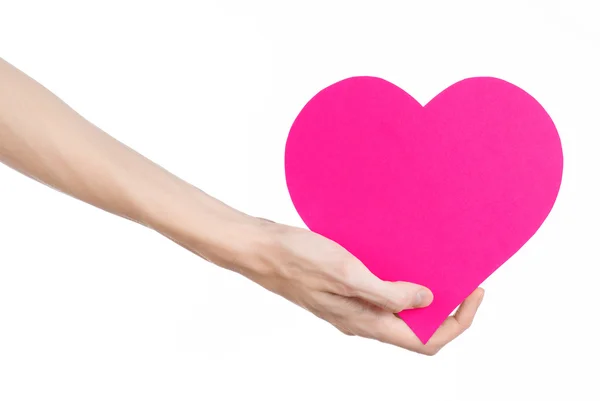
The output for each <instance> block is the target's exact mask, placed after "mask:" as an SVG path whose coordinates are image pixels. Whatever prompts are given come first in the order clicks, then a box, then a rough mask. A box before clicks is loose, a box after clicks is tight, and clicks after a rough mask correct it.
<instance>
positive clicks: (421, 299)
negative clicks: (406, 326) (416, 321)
mask: <svg viewBox="0 0 600 401" xmlns="http://www.w3.org/2000/svg"><path fill="white" fill-rule="evenodd" d="M432 298H433V296H432V294H431V291H428V290H425V289H421V290H419V291H418V292H417V295H416V297H415V303H416V304H417V305H418V306H427V305H429V304H430V303H431V301H432Z"/></svg>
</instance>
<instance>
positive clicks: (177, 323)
mask: <svg viewBox="0 0 600 401" xmlns="http://www.w3.org/2000/svg"><path fill="white" fill-rule="evenodd" d="M492 4H495V5H492ZM599 20H600V5H599V4H598V2H597V1H596V0H587V1H584V0H581V1H573V0H570V1H568V2H567V1H549V0H545V1H541V0H540V1H525V0H513V1H507V0H505V1H502V2H500V1H496V2H490V1H487V2H483V1H472V2H468V1H458V0H455V1H442V0H440V1H399V0H395V1H392V0H390V1H376V0H369V1H368V2H367V1H349V0H345V1H326V0H320V1H308V0H303V1H275V0H273V1H243V0H239V1H223V0H219V1H217V0H215V1H187V2H183V1H161V2H158V1H125V0H119V1H107V0H105V1H102V2H85V1H60V0H55V1H51V2H50V1H42V0H40V1H33V0H0V57H2V58H5V59H6V60H7V61H9V62H10V63H12V64H14V65H16V66H17V67H18V68H20V69H22V70H23V71H25V72H26V73H28V74H29V75H31V76H32V77H34V78H35V79H37V80H38V81H40V82H41V83H42V84H44V85H45V86H47V87H48V88H49V89H51V90H52V91H54V92H55V93H56V94H57V95H58V96H60V97H61V98H63V99H64V100H65V101H66V102H67V103H69V104H70V105H71V106H73V107H74V108H75V109H76V110H78V111H79V112H80V113H81V114H82V115H84V116H85V117H86V118H88V119H89V120H91V121H92V122H94V123H95V124H97V125H98V126H100V127H101V128H102V129H104V130H106V131H107V132H109V133H110V134H111V135H113V136H115V137H116V138H118V139H119V140H121V141H123V142H125V143H126V144H128V145H130V146H132V147H134V148H135V149H137V150H138V151H139V152H141V153H143V154H144V155H146V156H148V157H150V158H151V159H153V160H155V161H156V162H158V163H159V164H161V165H163V166H164V167H166V168H167V169H169V170H171V171H172V172H174V173H176V174H178V175H180V176H182V177H183V178H185V179H186V180H188V181H190V182H192V183H193V184H195V185H196V186H198V187H200V188H202V189H204V190H205V191H207V192H209V193H210V194H212V195H214V196H216V197H218V198H220V199H222V200H224V201H225V202H227V203H229V204H231V205H233V206H234V207H237V208H240V209H242V210H244V211H245V212H248V213H251V214H254V215H259V216H262V217H266V218H269V219H272V220H276V221H279V222H284V223H287V224H294V225H302V222H301V220H300V218H299V217H298V215H297V214H296V212H295V210H294V208H293V205H292V203H291V201H290V199H289V196H288V193H287V190H286V186H285V178H284V169H283V155H284V144H285V139H286V135H287V132H288V129H289V127H290V125H291V123H292V121H293V119H294V117H295V116H296V114H297V113H298V112H299V111H300V109H301V107H302V106H303V105H304V103H305V102H306V101H308V100H309V99H310V98H311V97H312V96H313V95H314V94H315V93H316V92H317V91H318V90H320V89H322V88H323V87H325V86H327V85H329V84H332V83H334V82H336V81H337V80H340V79H343V78H346V77H349V76H354V75H376V76H380V77H382V78H385V79H387V80H389V81H391V82H394V83H396V84H397V85H399V86H401V87H402V88H404V89H405V90H407V91H408V92H410V93H411V94H412V95H413V96H414V97H415V98H416V99H418V100H419V101H421V102H422V103H425V102H427V101H428V100H429V99H431V98H432V97H434V96H435V95H436V94H437V93H438V92H440V91H441V90H443V89H444V88H445V87H447V86H449V85H450V84H452V83H454V82H456V81H458V80H460V79H462V78H466V77H469V76H477V75H492V76H496V77H499V78H503V79H505V80H508V81H510V82H512V83H514V84H517V85H519V86H521V87H522V88H524V89H525V90H527V91H528V92H529V93H531V94H532V95H533V96H534V97H536V98H537V99H538V100H539V101H540V102H541V103H542V105H543V106H544V107H545V108H546V110H547V111H548V112H549V113H550V115H551V116H552V117H553V119H554V122H555V123H556V125H557V127H558V129H559V132H560V134H561V138H562V142H563V146H564V154H565V171H564V181H563V186H562V189H561V193H560V195H559V198H558V201H557V203H556V206H555V209H554V210H553V212H552V213H551V215H550V217H549V218H548V220H547V222H546V223H545V224H544V226H543V227H542V229H541V230H540V231H539V232H538V233H537V234H536V235H535V236H534V238H533V239H532V240H531V241H530V242H529V243H528V244H527V245H526V246H525V247H524V248H523V249H522V250H521V251H520V252H519V253H518V254H517V255H515V257H513V258H512V259H511V260H510V261H508V262H507V263H506V264H505V265H504V266H503V267H502V268H501V269H500V270H499V271H498V272H497V273H496V274H495V275H493V276H492V277H491V278H490V279H488V280H487V281H486V283H484V288H485V289H486V290H487V293H486V299H485V300H484V302H483V305H482V307H481V309H480V312H479V315H478V316H477V318H476V320H475V323H474V325H473V327H472V328H471V329H470V330H469V331H468V332H467V333H466V334H465V335H463V336H462V337H461V338H459V339H458V340H456V341H455V342H453V343H451V344H450V345H449V346H448V347H447V348H445V349H444V350H443V351H442V352H440V353H439V354H438V355H436V356H435V357H425V356H420V355H417V354H412V353H409V352H406V351H403V350H401V349H397V348H394V347H392V346H387V345H384V344H380V343H376V342H374V341H369V340H363V339H360V338H349V337H345V336H344V335H342V334H339V333H338V332H337V331H336V330H335V329H334V328H333V327H330V326H329V325H328V324H327V323H325V322H322V321H321V320H319V319H317V318H315V317H313V316H312V315H310V314H309V313H308V312H305V311H304V310H302V309H300V308H298V307H296V306H295V305H293V304H291V303H289V302H287V301H285V300H283V299H281V298H279V297H278V296H275V295H273V294H271V293H268V292H267V291H265V290H263V289H262V288H260V287H258V286H257V285H255V284H253V283H252V282H249V281H247V280H245V279H244V278H242V277H241V276H237V275H235V274H233V273H229V272H226V271H223V270H221V269H218V268H216V267H214V266H211V265H209V264H208V263H206V262H204V261H203V260H201V259H199V258H197V257H195V256H194V255H192V254H191V253H188V252H187V251H185V250H183V249H181V248H179V247H178V246H176V245H175V244H173V243H171V242H169V241H167V240H165V239H164V238H162V237H160V236H159V235H157V234H155V233H153V232H151V231H149V230H146V229H144V228H142V227H139V226H136V225H135V224H133V223H131V222H128V221H125V220H121V219H119V218H116V217H114V216H111V215H109V214H107V213H105V212H102V211H99V210H97V209H94V208H92V207H90V206H88V205H85V204H83V203H81V202H79V201H76V200H74V199H71V198H68V197H66V196H64V195H62V194H60V193H57V192H54V191H52V190H51V189H48V188H46V187H44V186H42V185H39V184H37V183H35V182H34V181H32V180H29V179H26V178H24V177H22V176H20V175H19V174H17V173H16V172H14V171H12V170H10V169H8V168H7V167H4V166H0V400H2V401H4V400H6V401H13V400H54V399H56V400H61V401H66V400H236V399H257V400H306V399H314V400H365V399H368V400H413V399H414V400H417V399H418V400H423V401H429V400H436V401H437V400H448V401H450V400H461V401H466V400H507V399H510V400H530V399H531V400H540V399H545V398H548V397H550V398H553V399H554V397H556V398H558V399H578V400H598V399H600V385H599V384H598V370H599V368H598V363H599V360H600V343H599V341H598V338H600V323H599V320H598V307H599V306H600V300H599V295H598V294H599V291H598V285H599V284H598V279H599V278H600V277H599V273H598V269H599V268H600V256H599V254H598V248H599V246H600V234H599V227H600V212H599V210H600V208H599V206H598V205H600V193H599V192H600V190H599V187H600V179H599V174H600V158H599V157H598V154H599V152H600V122H599V121H600V120H599V118H598V116H599V115H600V74H599V73H598V71H600V24H598V21H599ZM0 90H2V88H0Z"/></svg>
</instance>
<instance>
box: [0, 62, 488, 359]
mask: <svg viewBox="0 0 600 401" xmlns="http://www.w3.org/2000/svg"><path fill="white" fill-rule="evenodd" d="M0 162H3V163H5V164H7V165H8V166H10V167H12V168H14V169H15V170H17V171H20V172H21V173H23V174H25V175H27V176H29V177H31V178H33V179H35V180H38V181H40V182H42V183H44V184H46V185H48V186H50V187H52V188H54V189H56V190H59V191H61V192H64V193H66V194H68V195H70V196H73V197H75V198H78V199H81V200H82V201H84V202H87V203H89V204H91V205H94V206H96V207H98V208H100V209H103V210H106V211H108V212H110V213H113V214H116V215H118V216H121V217H124V218H127V219H130V220H133V221H135V222H138V223H140V224H143V225H145V226H147V227H149V228H152V229H154V230H156V231H158V232H159V233H161V234H163V235H164V236H166V237H168V238H170V239H171V240H173V241H175V242H177V243H179V244H180V245H182V246H184V247H185V248H187V249H189V250H190V251H192V252H194V253H196V254H197V255H200V256H202V257H203V258H205V259H207V260H209V261H211V262H213V263H214V264H216V265H219V266H222V267H225V268H228V269H230V270H233V271H236V272H238V273H240V274H243V275H245V276H246V277H248V278H250V279H251V280H254V281H256V282H257V283H259V284H260V285H262V286H263V287H265V288H267V289H269V290H271V291H273V292H276V293H278V294H280V295H281V296H283V297H285V298H287V299H288V300H290V301H292V302H294V303H296V304H298V305H300V306H302V307H304V308H305V309H307V310H309V311H310V312H312V313H314V314H315V315H317V316H318V317H320V318H322V319H325V320H327V321H329V322H330V323H332V324H333V325H334V326H336V327H337V328H338V329H340V330H341V331H342V332H344V333H346V334H351V335H354V334H356V335H360V336H363V337H368V338H373V339H377V340H380V341H383V342H387V343H391V344H394V345H397V346H400V347H403V348H407V349H410V350H413V351H416V352H421V353H425V354H434V353H435V352H437V351H438V350H439V349H440V348H441V347H443V346H444V345H445V344H446V343H448V342H449V341H451V340H452V339H454V338H455V337H456V336H458V335H459V334H460V333H462V332H463V331H464V330H465V329H466V328H467V327H468V326H469V325H470V324H471V321H472V320H473V317H474V315H475V312H476V310H477V307H478V306H479V304H480V302H481V299H482V297H483V292H482V291H481V290H477V291H476V292H474V293H473V294H472V295H471V296H470V297H469V298H467V300H466V301H465V303H464V304H463V305H462V306H461V308H460V309H459V311H458V312H457V314H456V315H455V316H454V317H450V318H449V319H448V320H447V321H446V322H445V323H444V325H443V326H442V327H441V328H440V330H438V333H436V335H434V337H433V338H432V339H431V340H430V341H429V343H428V344H427V345H423V344H421V343H420V341H419V340H418V339H417V338H416V336H415V335H414V334H413V333H412V332H411V331H410V329H408V327H407V326H406V325H405V324H404V322H402V321H401V320H400V319H398V318H397V317H396V316H395V315H394V313H395V312H399V311H401V310H403V309H408V308H414V307H423V306H427V305H428V304H429V303H430V302H431V300H432V294H431V293H430V292H429V290H427V289H426V288H424V287H421V286H419V285H415V284H411V283H391V282H384V281H381V280H379V279H377V278H376V277H375V276H373V275H372V274H371V273H370V272H369V271H368V270H367V269H366V267H365V266H363V265H362V264H361V263H360V262H359V261H358V260H356V259H355V258H354V257H352V256H351V255H350V254H349V253H348V252H347V251H346V250H344V249H343V248H342V247H340V246H339V245H337V244H336V243H334V242H332V241H329V240H328V239H326V238H324V237H321V236H319V235H317V234H314V233H312V232H310V231H307V230H303V229H299V228H294V227H289V226H284V225H280V224H275V223H271V222H268V221H265V220H263V219H258V218H254V217H251V216H248V215H246V214H244V213H242V212H240V211H237V210H235V209H232V208H230V207H229V206H227V205H225V204H223V203H222V202H220V201H218V200H216V199H214V198H212V197H210V196H209V195H207V194H205V193H204V192H202V191H201V190H199V189H198V188H195V187H194V186H192V185H190V184H188V183H186V182H185V181H183V180H181V179H179V178H178V177H176V176H174V175H173V174H171V173H169V172H168V171H166V170H164V169H163V168H161V167H160V166H158V165H156V164H155V163H153V162H151V161H150V160H148V159H146V158H145V157H143V156H142V155H140V154H138V153H137V152H135V151H134V150H132V149H130V148H128V147H127V146H125V145H124V144H122V143H120V142H119V141H117V140H116V139H114V138H113V137H111V136H109V135H108V134H106V133H104V132H103V131H102V130H100V129H99V128H98V127H96V126H94V125H93V124H91V123H90V122H88V121H86V120H85V119H84V118H83V117H81V116H80V115H79V114H77V113H76V112H75V111H74V110H73V109H71V108H70V107H69V106H68V105H66V104H65V103H64V102H62V101H61V100H60V99H58V98H57V97H56V96H54V95H53V94H52V93H51V92H49V91H48V90H46V89H45V88H44V87H43V86H41V85H40V84H38V83H37V82H35V81H34V80H32V79H31V78H29V77H28V76H26V75H25V74H23V73H22V72H21V71H19V70H18V69H16V68H14V67H13V66H11V65H10V64H8V63H7V62H5V61H3V60H1V59H0Z"/></svg>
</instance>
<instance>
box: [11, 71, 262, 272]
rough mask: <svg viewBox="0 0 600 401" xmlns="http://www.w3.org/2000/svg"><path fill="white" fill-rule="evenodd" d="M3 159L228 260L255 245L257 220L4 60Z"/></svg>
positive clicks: (190, 246)
mask: <svg viewBox="0 0 600 401" xmlns="http://www.w3.org/2000/svg"><path fill="white" fill-rule="evenodd" d="M0 161H1V162H3V163H5V164H7V165H8V166H10V167H12V168H14V169H15V170H17V171H20V172H22V173H23V174H25V175H27V176H29V177H31V178H33V179H35V180H37V181H40V182H42V183H44V184H46V185H48V186H50V187H52V188H55V189H57V190H59V191H61V192H64V193H66V194H68V195H71V196H73V197H75V198H78V199H80V200H82V201H84V202H87V203H89V204H91V205H94V206H96V207H98V208H100V209H103V210H106V211H108V212H110V213H113V214H116V215H118V216H121V217H124V218H127V219H130V220H133V221H136V222H139V223H141V224H143V225H146V226H148V227H151V228H153V229H155V230H157V231H159V232H161V233H162V234H164V235H165V236H167V237H169V238H171V239H172V240H174V241H176V242H178V243H180V244H181V245H183V246H185V247H186V248H188V249H190V250H193V251H194V252H196V253H199V254H202V255H203V256H204V257H205V258H207V259H210V260H212V261H215V262H217V263H219V264H221V265H228V264H230V262H229V261H228V260H227V259H228V258H229V256H228V255H227V253H228V252H229V253H235V252H238V251H239V252H242V251H243V250H242V249H243V248H245V247H247V246H251V245H250V244H248V245H246V244H245V243H243V241H242V239H243V238H246V236H245V234H246V233H244V230H254V229H255V227H254V219H251V218H250V217H248V216H246V215H244V214H242V213H240V212H238V211H235V210H233V209H231V208H230V207H228V206H226V205H224V204H223V203H221V202H219V201H218V200H216V199H214V198H212V197H210V196H208V195H207V194H205V193H203V192H202V191H200V190H198V189H197V188H195V187H193V186H192V185H190V184H188V183H186V182H184V181H183V180H181V179H179V178H177V177H176V176H174V175H172V174H170V173H169V172H167V171H166V170H164V169H163V168H161V167H160V166H158V165H156V164H155V163H153V162H151V161H150V160H148V159H146V158H145V157H143V156H142V155H140V154H138V153H137V152H135V151H134V150H132V149H130V148H128V147H127V146H125V145H124V144H122V143H120V142H119V141H117V140H116V139H114V138H113V137H111V136H109V135H108V134H106V133H104V132H103V131H102V130H100V129H99V128H98V127H96V126H94V125H93V124H91V123H90V122H88V121H86V120H85V119H84V118H83V117H81V116H80V115H79V114H77V113H76V112H75V111H74V110H72V109H71V108H70V107H69V106H68V105H66V104H65V103H64V102H62V101H61V100H60V99H58V98H57V97H56V96H54V95H53V94H52V93H51V92H50V91H48V90H47V89H45V88H44V87H43V86H41V85H40V84H38V83H37V82H35V81H34V80H32V79H31V78H29V77H28V76H26V75H25V74H23V73H22V72H20V71H19V70H17V69H16V68H14V67H13V66H11V65H10V64H8V63H6V62H4V61H3V60H1V59H0ZM246 241H247V240H246ZM232 257H234V256H232ZM215 259H218V260H215ZM227 267H229V266H227Z"/></svg>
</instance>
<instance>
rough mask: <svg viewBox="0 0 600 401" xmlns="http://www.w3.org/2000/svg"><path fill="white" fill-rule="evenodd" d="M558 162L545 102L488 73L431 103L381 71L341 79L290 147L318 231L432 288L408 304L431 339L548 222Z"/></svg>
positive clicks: (411, 320)
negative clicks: (423, 304) (423, 302)
mask: <svg viewBox="0 0 600 401" xmlns="http://www.w3.org/2000/svg"><path fill="white" fill-rule="evenodd" d="M562 168H563V157H562V149H561V143H560V138H559V136H558V132H557V131H556V128H555V126H554V124H553V122H552V120H551V118H550V116H548V114H547V113H546V111H545V110H544V109H543V108H542V106H541V105H540V104H539V103H538V102H537V101H536V100H535V99H534V98H533V97H531V96H530V95H529V94H527V93H526V92H525V91H523V90H522V89H520V88H518V87H516V86H514V85H512V84H510V83H508V82H506V81H503V80H500V79H496V78H487V77H484V78H469V79H466V80H463V81H460V82H458V83H456V84H454V85H452V86H450V87H449V88H447V89H446V90H444V91H443V92H442V93H440V94H439V95H437V96H436V97H435V98H434V99H433V100H432V101H430V102H429V103H428V104H427V105H425V106H421V105H420V104H419V103H418V102H417V101H416V100H415V99H413V98H412V97H411V96H410V95H409V94H407V93H406V92H404V91H403V90H402V89H400V88H398V87H397V86H395V85H393V84H391V83H389V82H387V81H385V80H383V79H380V78H374V77H354V78H349V79H346V80H343V81H340V82H338V83H336V84H334V85H331V86H329V87H327V88H325V89H324V90H322V91H321V92H319V93H318V94H317V95H316V96H315V97H314V98H312V99H311V100H310V101H309V102H308V104H306V106H305V107H304V108H303V109H302V111H301V112H300V114H299V115H298V117H297V118H296V120H295V122H294V124H293V126H292V128H291V131H290V133H289V137H288V140H287V144H286V151H285V170H286V179H287V185H288V189H289V192H290V195H291V198H292V201H293V203H294V206H295V207H296V210H297V211H298V213H299V214H300V216H301V217H302V219H303V221H304V222H305V223H306V225H307V226H308V228H309V229H311V230H312V231H314V232H317V233H319V234H321V235H323V236H325V237H327V238H330V239H332V240H334V241H336V242H337V243H339V244H340V245H342V246H343V247H345V248H346V249H347V250H348V251H349V252H351V253H352V254H353V255H354V256H356V257H357V258H358V259H360V260H361V261H362V262H363V263H364V264H365V265H366V266H367V267H368V268H369V269H370V270H371V271H372V272H373V273H374V274H375V275H376V276H378V277H379V278H381V279H383V280H389V281H409V282H414V283H419V284H422V285H425V286H427V287H428V288H430V289H431V291H432V292H433V294H434V301H433V303H432V304H431V305H430V306H429V307H427V308H423V309H415V310H406V311H403V312H401V313H400V317H401V318H402V319H404V321H405V322H406V323H407V324H408V325H409V327H410V328H411V329H412V330H413V331H414V332H415V334H416V335H417V336H418V337H419V339H420V340H421V341H422V342H423V343H426V342H427V341H428V340H429V339H430V337H431V336H432V335H433V333H434V332H435V331H436V330H437V328H438V327H439V326H440V325H441V323H442V322H443V321H444V319H445V318H447V317H448V315H450V313H452V311H453V310H454V309H455V308H456V307H457V306H458V305H459V304H460V303H461V302H462V301H463V300H464V299H465V298H466V297H467V296H468V295H469V294H470V293H471V292H472V291H473V290H475V288H477V287H478V286H479V285H480V284H481V283H482V282H483V281H484V280H485V279H486V278H487V277H488V276H489V275H490V274H492V273H493V272H494V271H495V270H496V269H498V267H500V266H501V265H502V264H503V263H504V262H506V261H507V260H508V259H509V258H510V257H511V256H512V255H513V254H515V252H517V251H518V250H519V249H520V248H521V247H522V246H523V245H524V244H525V243H526V242H527V241H528V240H529V238H531V236H532V235H533V234H534V233H535V232H536V231H537V230H538V228H539V227H540V226H541V224H542V223H543V221H544V220H545V219H546V217H547V216H548V214H549V213H550V210H551V209H552V207H553V205H554V202H555V200H556V197H557V195H558V191H559V187H560V183H561V179H562Z"/></svg>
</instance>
